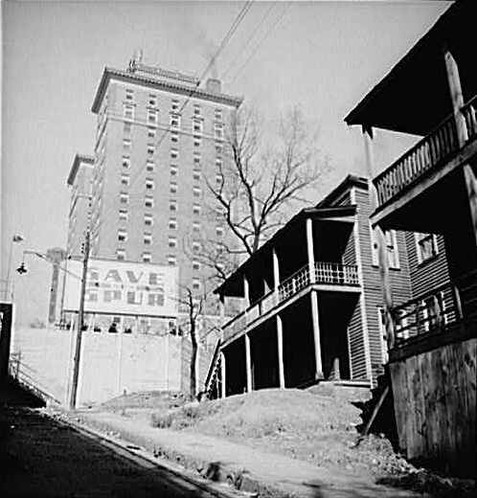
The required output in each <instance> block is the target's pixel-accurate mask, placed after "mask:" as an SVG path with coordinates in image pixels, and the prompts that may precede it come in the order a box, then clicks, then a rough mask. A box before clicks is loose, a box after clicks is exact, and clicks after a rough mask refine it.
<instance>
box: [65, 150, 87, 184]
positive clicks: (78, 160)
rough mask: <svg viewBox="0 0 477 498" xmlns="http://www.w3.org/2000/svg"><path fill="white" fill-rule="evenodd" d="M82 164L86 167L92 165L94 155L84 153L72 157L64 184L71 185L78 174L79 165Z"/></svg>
mask: <svg viewBox="0 0 477 498" xmlns="http://www.w3.org/2000/svg"><path fill="white" fill-rule="evenodd" d="M82 164H84V165H85V166H88V167H93V164H94V157H93V156H88V155H85V154H76V155H75V158H74V159H73V164H72V166H71V169H70V173H69V175H68V179H67V180H66V184H67V185H69V186H70V187H71V186H72V185H73V183H74V182H75V178H76V175H77V174H78V170H79V167H80V166H81V165H82Z"/></svg>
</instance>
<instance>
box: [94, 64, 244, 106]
mask: <svg viewBox="0 0 477 498" xmlns="http://www.w3.org/2000/svg"><path fill="white" fill-rule="evenodd" d="M112 79H115V80H118V81H123V82H125V83H132V84H136V85H143V86H145V87H147V88H156V89H158V90H163V91H167V92H171V93H175V94H182V95H185V96H187V97H192V96H194V97H196V98H199V99H202V100H208V101H210V102H216V103H218V104H225V105H229V106H232V107H236V108H238V107H239V106H240V105H241V103H242V101H243V97H237V96H232V95H227V94H225V93H221V92H220V91H215V90H214V91H213V90H211V89H210V88H201V87H200V86H199V85H200V80H199V79H198V78H196V77H195V76H189V75H186V74H184V73H179V72H178V71H170V70H166V69H163V68H160V67H156V66H147V65H145V64H142V63H140V62H137V61H134V60H133V61H131V64H130V66H129V69H128V70H124V69H115V68H111V67H106V68H105V69H104V71H103V75H102V77H101V81H100V82H99V85H98V88H97V90H96V95H95V97H94V101H93V105H92V107H91V110H92V111H93V112H94V113H98V112H99V108H100V106H101V102H102V100H103V98H104V94H105V92H106V89H107V87H108V84H109V82H110V81H111V80H112ZM215 81H216V80H215ZM219 86H220V85H219Z"/></svg>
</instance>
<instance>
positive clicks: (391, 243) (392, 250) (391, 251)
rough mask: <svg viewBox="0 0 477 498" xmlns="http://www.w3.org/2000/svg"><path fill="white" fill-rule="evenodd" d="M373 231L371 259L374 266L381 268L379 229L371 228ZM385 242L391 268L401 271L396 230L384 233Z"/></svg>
mask: <svg viewBox="0 0 477 498" xmlns="http://www.w3.org/2000/svg"><path fill="white" fill-rule="evenodd" d="M370 230H371V257H372V262H373V265H374V266H379V244H378V236H377V231H376V230H377V229H374V230H373V228H370ZM384 241H385V247H386V254H387V258H388V265H389V268H393V269H399V268H400V265H399V248H398V244H397V233H396V230H386V231H385V232H384Z"/></svg>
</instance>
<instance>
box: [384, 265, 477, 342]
mask: <svg viewBox="0 0 477 498" xmlns="http://www.w3.org/2000/svg"><path fill="white" fill-rule="evenodd" d="M391 315H392V317H393V321H394V329H395V334H396V346H397V347H399V346H402V345H403V344H404V343H406V342H407V341H409V340H411V339H413V338H415V337H417V336H423V335H427V334H435V333H440V332H442V331H444V330H445V329H447V328H448V327H449V326H450V325H452V324H454V323H456V322H459V321H461V320H477V274H476V273H475V272H474V273H472V274H469V275H466V276H465V277H463V278H461V279H459V280H457V281H455V282H451V283H447V284H445V285H442V286H440V287H437V288H436V289H433V290H432V291H430V292H428V293H426V294H424V295H422V296H420V297H419V298H418V299H412V300H410V301H407V302H406V303H404V304H401V305H399V306H396V307H395V308H393V309H392V310H391Z"/></svg>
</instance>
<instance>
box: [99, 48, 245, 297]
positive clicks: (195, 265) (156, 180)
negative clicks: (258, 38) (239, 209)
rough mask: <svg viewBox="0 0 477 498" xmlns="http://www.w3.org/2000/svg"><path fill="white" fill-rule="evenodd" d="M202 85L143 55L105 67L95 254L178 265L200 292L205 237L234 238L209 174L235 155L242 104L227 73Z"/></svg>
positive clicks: (101, 92)
mask: <svg viewBox="0 0 477 498" xmlns="http://www.w3.org/2000/svg"><path fill="white" fill-rule="evenodd" d="M199 83H200V81H199V80H198V79H197V78H195V77H193V76H188V75H185V74H181V73H178V72H175V71H167V70H164V69H161V68H159V67H155V66H148V65H146V64H144V63H143V62H142V61H141V59H140V58H136V59H133V60H132V61H131V63H130V65H129V68H128V69H127V70H121V69H112V68H105V69H104V72H103V75H102V77H101V81H100V83H99V86H98V88H97V91H96V95H95V97H94V102H93V106H92V111H93V112H94V113H95V114H97V117H98V119H97V133H96V145H95V166H94V175H93V189H92V195H93V197H92V236H91V255H92V257H97V258H105V259H119V260H127V261H141V262H151V263H154V264H160V265H177V266H178V267H179V281H180V284H181V286H188V287H191V288H193V289H195V290H199V289H200V286H201V283H202V280H203V278H204V276H205V275H206V274H207V271H208V270H207V268H205V267H203V266H201V262H200V258H198V257H196V255H197V254H198V253H199V252H200V250H201V247H200V246H201V241H203V240H209V241H214V240H219V239H220V238H221V237H223V236H224V229H223V227H222V226H221V225H220V222H218V221H217V217H213V216H211V213H210V207H211V206H212V202H211V200H212V199H211V196H210V195H209V191H208V188H207V185H206V181H205V179H206V178H207V179H209V180H210V181H211V182H214V181H215V177H216V175H217V170H218V166H220V163H221V162H223V161H226V160H227V154H226V150H225V149H226V146H225V139H226V137H227V135H229V130H230V126H231V123H232V121H233V119H234V115H235V112H236V110H237V108H238V107H239V106H240V104H241V101H242V100H241V99H240V98H238V97H233V96H230V95H226V94H224V93H222V91H221V83H220V81H218V80H215V79H209V80H207V82H206V84H205V87H201V86H200V84H199Z"/></svg>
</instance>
